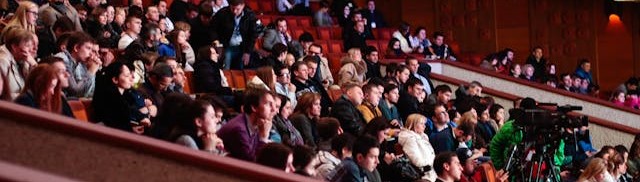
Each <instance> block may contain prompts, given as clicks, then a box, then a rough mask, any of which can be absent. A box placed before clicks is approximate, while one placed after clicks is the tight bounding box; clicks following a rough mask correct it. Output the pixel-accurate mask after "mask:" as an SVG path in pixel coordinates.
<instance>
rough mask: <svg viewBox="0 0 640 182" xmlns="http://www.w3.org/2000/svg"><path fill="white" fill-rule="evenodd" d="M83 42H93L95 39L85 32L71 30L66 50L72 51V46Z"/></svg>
mask: <svg viewBox="0 0 640 182" xmlns="http://www.w3.org/2000/svg"><path fill="white" fill-rule="evenodd" d="M85 43H95V40H94V39H93V38H92V37H91V36H89V35H88V34H87V33H85V32H81V31H76V32H72V33H71V35H70V36H69V40H68V41H67V51H69V52H73V47H74V46H76V45H83V44H85Z"/></svg>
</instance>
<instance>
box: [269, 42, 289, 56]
mask: <svg viewBox="0 0 640 182" xmlns="http://www.w3.org/2000/svg"><path fill="white" fill-rule="evenodd" d="M283 52H287V46H286V45H284V44H283V43H277V44H275V45H273V47H272V48H271V55H273V56H274V57H278V56H280V54H282V53H283Z"/></svg>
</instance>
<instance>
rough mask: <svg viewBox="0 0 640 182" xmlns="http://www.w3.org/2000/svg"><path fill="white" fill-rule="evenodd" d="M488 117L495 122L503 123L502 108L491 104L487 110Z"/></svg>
mask: <svg viewBox="0 0 640 182" xmlns="http://www.w3.org/2000/svg"><path fill="white" fill-rule="evenodd" d="M489 117H491V119H493V120H495V121H496V122H500V121H504V120H505V118H504V107H502V105H500V104H493V105H491V107H490V108H489Z"/></svg>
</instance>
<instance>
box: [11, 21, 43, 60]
mask: <svg viewBox="0 0 640 182" xmlns="http://www.w3.org/2000/svg"><path fill="white" fill-rule="evenodd" d="M4 43H5V46H7V49H9V52H11V55H13V57H14V58H15V60H17V61H21V60H25V58H27V56H28V55H31V52H32V50H33V47H34V46H35V45H34V44H33V43H34V42H33V33H31V32H29V31H28V30H25V29H21V28H14V29H10V30H9V31H7V32H5V35H4ZM32 56H34V57H35V55H32Z"/></svg>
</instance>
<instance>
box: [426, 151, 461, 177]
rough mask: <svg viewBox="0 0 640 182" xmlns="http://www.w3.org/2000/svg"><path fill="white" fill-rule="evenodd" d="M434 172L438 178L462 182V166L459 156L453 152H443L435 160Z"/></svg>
mask: <svg viewBox="0 0 640 182" xmlns="http://www.w3.org/2000/svg"><path fill="white" fill-rule="evenodd" d="M433 170H434V171H435V172H436V174H438V177H441V178H448V179H452V180H454V181H458V180H460V176H461V175H462V165H461V164H460V160H459V159H458V156H457V155H456V154H455V153H453V152H442V153H440V154H438V155H437V156H436V158H435V159H434V160H433Z"/></svg>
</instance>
